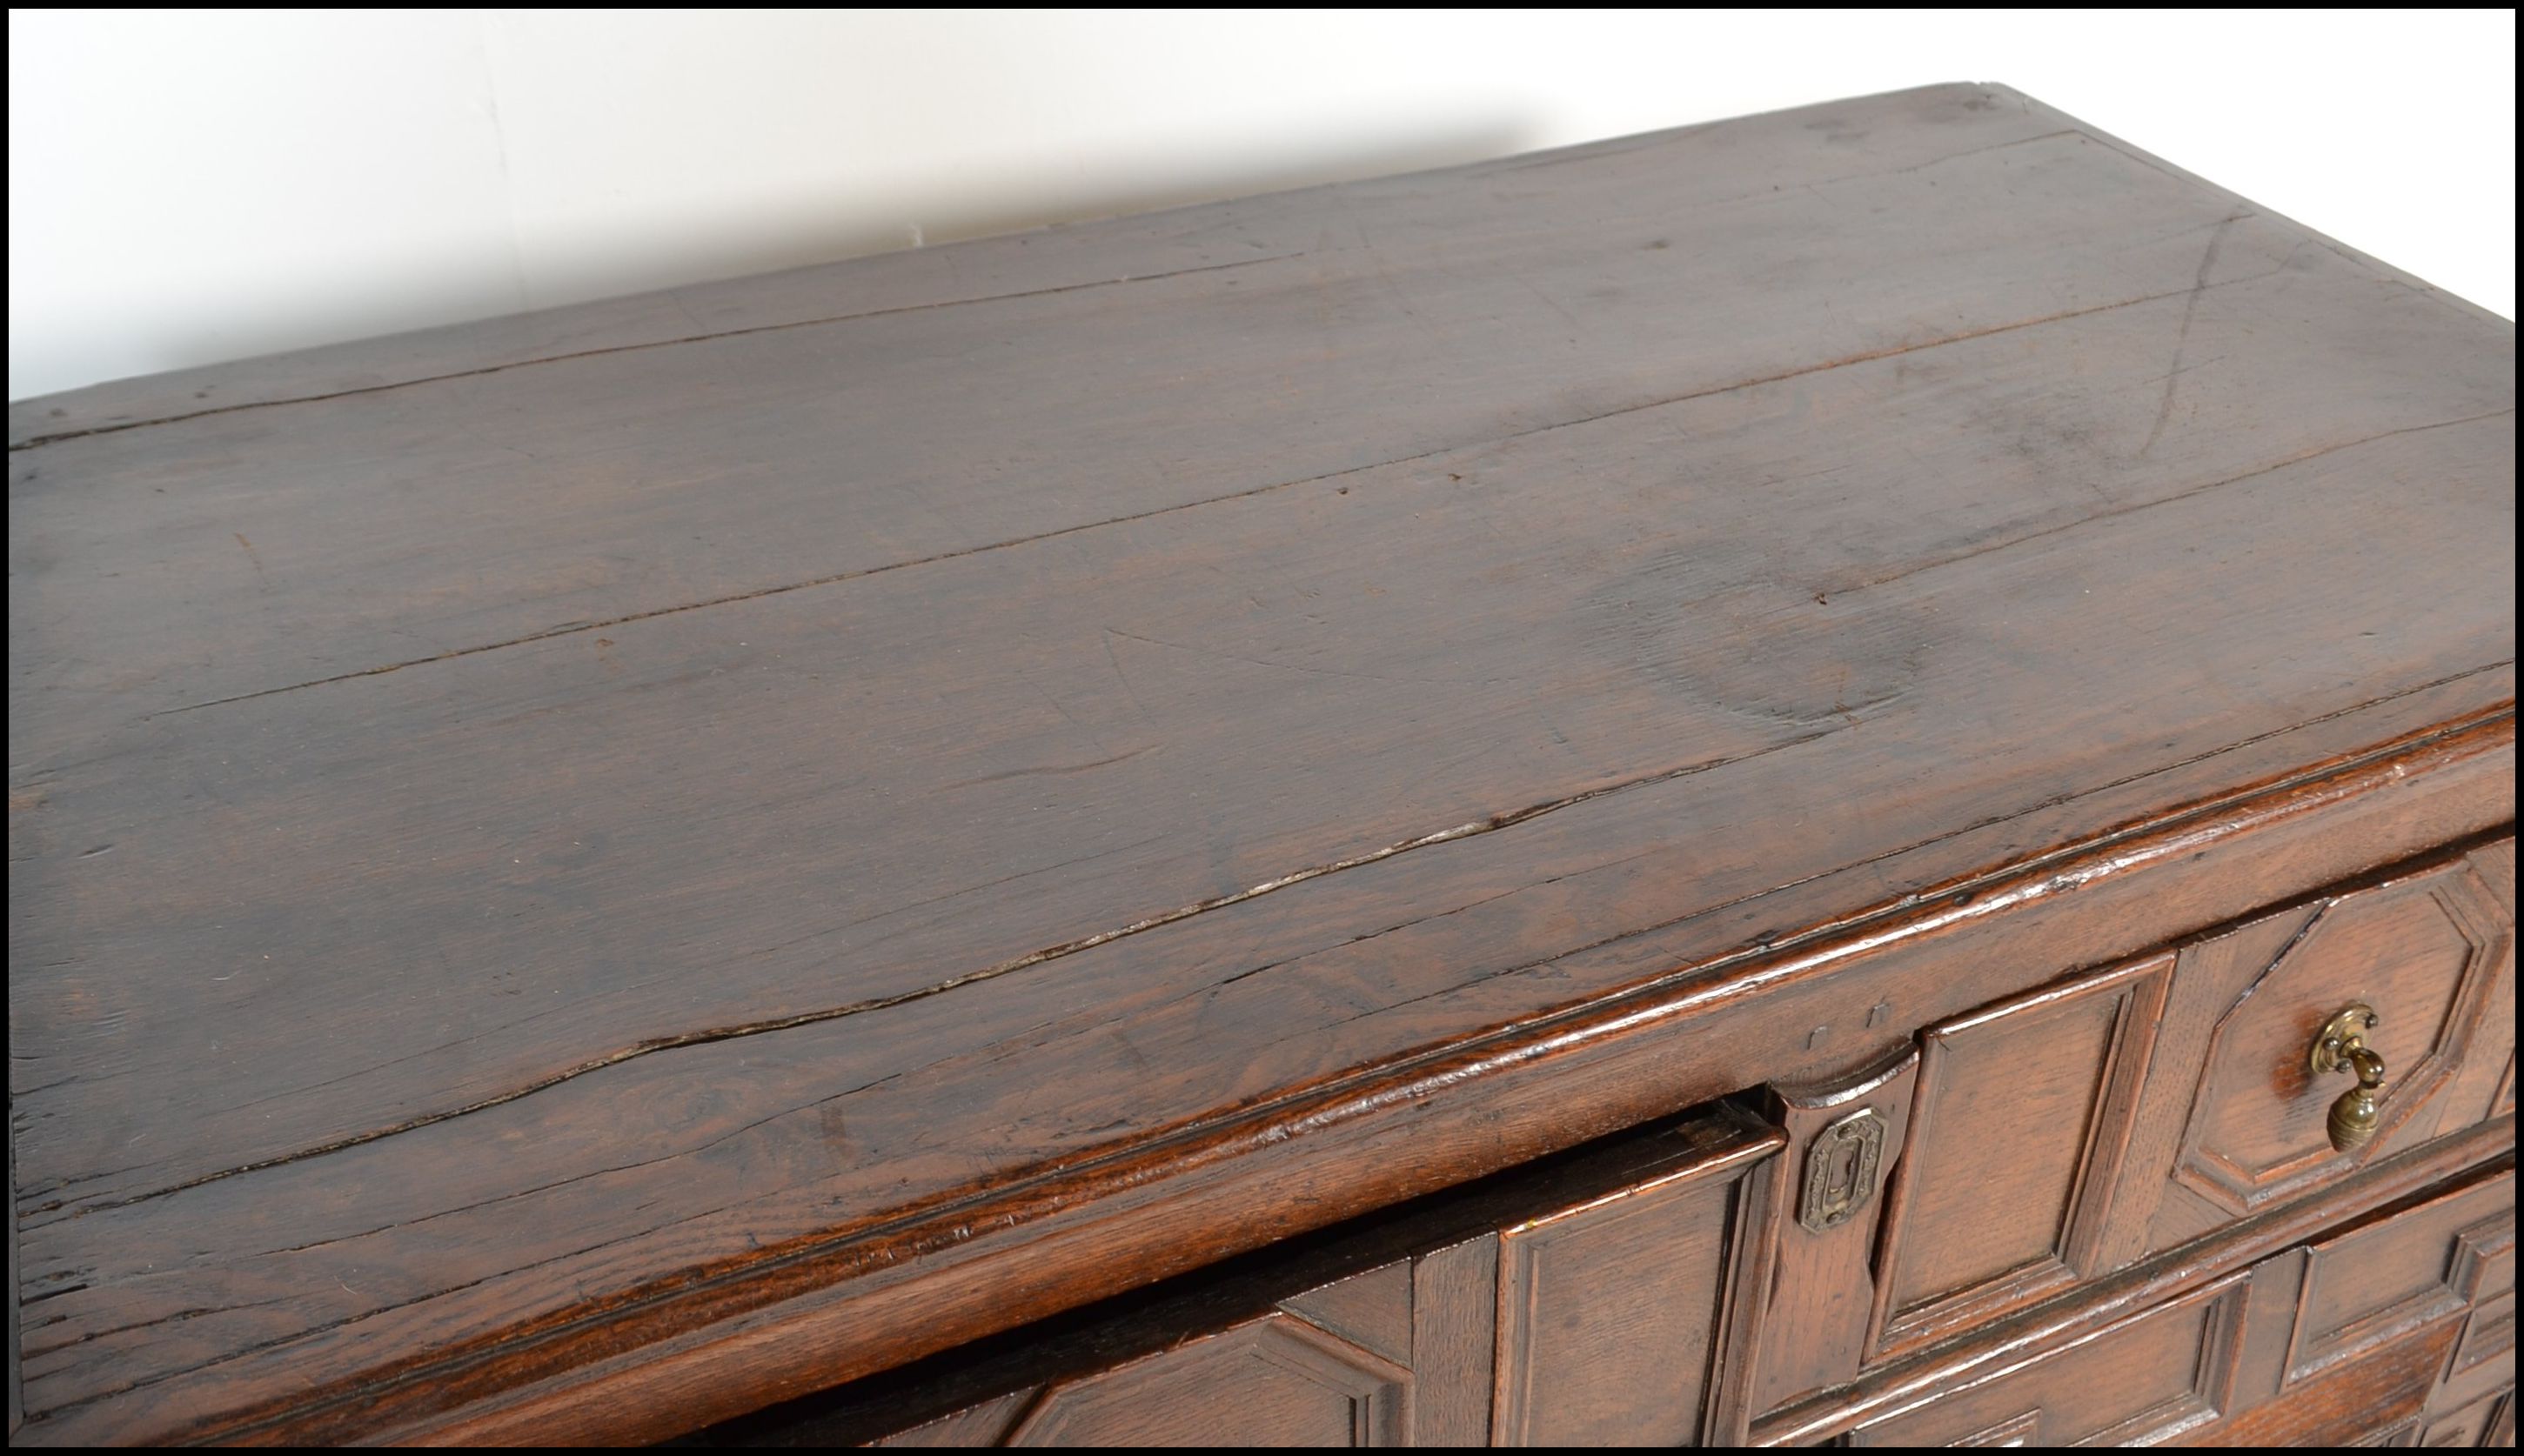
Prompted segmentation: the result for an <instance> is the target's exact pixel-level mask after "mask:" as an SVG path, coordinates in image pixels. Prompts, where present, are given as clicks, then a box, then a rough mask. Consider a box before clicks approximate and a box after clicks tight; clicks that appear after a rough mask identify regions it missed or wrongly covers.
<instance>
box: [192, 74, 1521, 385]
mask: <svg viewBox="0 0 2524 1456" xmlns="http://www.w3.org/2000/svg"><path fill="white" fill-rule="evenodd" d="M1541 135H1542V130H1541V127H1540V125H1539V123H1538V122H1536V121H1531V120H1529V119H1526V118H1523V117H1517V116H1509V115H1505V114H1502V115H1500V116H1498V117H1495V118H1490V119H1483V120H1466V119H1462V118H1457V119H1454V120H1453V121H1450V122H1449V123H1447V124H1446V125H1444V126H1440V127H1432V128H1431V129H1429V130H1428V131H1426V132H1424V133H1422V134H1419V135H1411V136H1397V135H1394V134H1391V133H1390V132H1389V131H1388V132H1387V133H1385V134H1383V135H1380V136H1374V137H1360V138H1358V139H1357V140H1356V141H1355V142H1354V143H1353V144H1351V145H1346V146H1341V147H1337V148H1322V149H1317V150H1315V151H1312V152H1295V153H1292V152H1290V151H1288V150H1286V148H1285V147H1284V146H1281V145H1278V144H1275V143H1267V142H1257V143H1256V144H1255V145H1253V146H1250V147H1246V148H1242V149H1237V150H1235V151H1224V152H1222V153H1221V154H1220V156H1221V159H1222V160H1221V162H1220V164H1219V165H1218V166H1216V167H1214V168H1205V169H1203V170H1199V171H1191V170H1181V171H1172V172H1149V173H1144V174H1141V175H1139V176H1135V177H1133V178H1131V179H1130V184H1129V185H1127V186H1116V187H1109V188H1107V189H1105V190H1101V191H1095V190H1081V189H1079V188H1078V187H1077V186H1076V185H1075V183H1074V182H1071V181H1065V180H1064V179H1060V178H1054V177H1047V176H1044V175H1041V174H1017V173H1003V174H992V173H988V172H983V173H978V174H977V173H973V172H966V173H962V174H959V175H955V176H950V177H942V178H940V179H939V180H938V181H937V182H935V183H934V184H931V185H928V186H925V187H923V188H921V189H919V190H917V191H908V192H898V193H894V194H891V195H885V196H850V197H831V198H822V199H817V198H800V199H796V200H794V201H792V202H790V203H788V204H786V205H783V206H779V207H773V208H763V209H757V210H752V211H746V212H741V213H735V212H723V213H718V214H714V215H711V216H707V217H693V218H671V219H626V220H625V221H624V222H623V224H622V225H621V226H620V227H619V228H618V229H615V230H608V231H607V232H606V233H605V234H604V235H603V236H600V237H592V238H589V239H587V240H585V241H583V242H581V243H580V244H578V245H577V246H574V247H572V248H570V249H567V250H564V251H561V252H559V253H558V254H557V255H554V256H550V257H548V258H546V259H545V260H543V261H541V262H540V263H539V265H538V267H537V268H536V271H538V272H541V273H544V274H546V275H547V277H546V279H543V280H538V279H534V278H531V277H530V278H526V279H524V280H522V282H523V291H524V293H525V295H526V297H527V298H528V299H529V300H530V302H531V304H532V307H533V308H535V309H537V310H541V309H550V308H561V307H566V306H568V305H571V304H577V303H585V302H588V301H590V300H594V299H601V298H614V297H620V296H622V295H625V294H634V293H645V292H649V291H652V290H655V289H663V288H675V287H681V286H683V285H686V284H692V283H704V282H709V281H712V280H715V279H720V278H734V277H742V276H745V275H747V274H750V273H761V272H772V271H776V270H779V269H782V268H792V267H807V266H811V265H815V264H824V263H834V262H838V261H840V260H843V259H849V258H864V257H868V256H870V255H873V254H878V253H889V252H893V251H896V250H898V249H901V248H907V247H922V246H936V245H937V244H940V243H948V242H955V241H959V240H961V239H965V238H977V237H994V236H998V235H1001V234H1005V233H1012V232H1024V231H1028V230H1031V229H1034V228H1038V227H1044V226H1048V225H1051V224H1054V223H1061V222H1077V221H1086V220H1091V219H1093V218H1117V217H1127V216H1131V215H1134V214H1140V213H1152V212H1159V211H1163V210H1165V209H1168V208H1174V207H1184V206H1189V205H1193V204H1198V203H1205V202H1217V201H1220V200H1222V199H1226V198H1234V197H1248V196H1253V195H1256V194H1260V193H1265V192H1279V191H1286V190H1289V189H1292V188H1298V187H1309V186H1315V185H1318V184H1321V183H1326V182H1346V181H1358V180H1361V179H1364V178H1369V177H1381V176H1390V175H1393V174H1395V173H1398V172H1410V171H1425V170H1431V169H1434V168H1444V167H1453V166H1459V165H1463V164H1468V163H1474V162H1483V161H1488V160H1490V159H1493V158H1497V157H1506V156H1512V155H1514V154H1516V153H1518V152H1521V151H1529V150H1532V149H1534V148H1535V147H1537V146H1538V145H1540V137H1541ZM551 279H559V280H564V281H562V282H559V283H558V284H556V283H554V282H552V281H550V280H551ZM518 283H519V280H515V279H511V278H510V277H508V276H506V275H502V276H498V277H487V276H485V275H484V272H483V270H482V268H481V267H479V266H478V265H476V264H473V263H470V262H466V261H462V260H456V259H450V260H448V261H447V264H446V266H445V267H443V268H441V269H431V270H427V271H419V272H399V273H398V274H397V276H395V277H393V278H377V279H372V280H369V284H368V288H367V291H365V292H364V293H363V294H361V295H359V296H342V297H334V298H322V297H314V298H307V299H304V300H303V305H304V306H303V307H301V308H299V309H297V310H294V311H292V313H291V314H290V315H287V316H282V317H275V316H272V315H269V314H268V313H266V312H262V311H257V312H255V313H252V314H247V313H244V312H242V311H241V312H240V313H239V314H237V315H232V316H221V317H218V318H217V319H216V320H214V321H212V322H210V323H209V324H208V325H203V324H202V323H200V322H199V321H198V320H195V321H193V322H192V324H191V326H188V327H184V328H180V329H170V330H169V331H168V332H167V333H166V334H165V335H163V336H162V338H161V341H160V342H161V345H162V347H161V348H160V349H158V350H157V351H156V352H155V362H154V369H155V370H165V369H175V368H188V367H192V366H195V365H199V364H205V363H209V362H213V361H218V360H223V359H243V358H254V357H258V356H262V355H267V354H274V353H280V352H284V351H288V350H293V349H303V348H308V347H311V346H314V345H319V344H328V343H338V342H342V341H346V340H351V339H361V338H368V337H373V336H375V335H379V334H389V333H401V332H405V331H408V330H413V329H420V328H428V327H433V326H436V325H440V324H447V323H458V322H463V321H466V320H470V319H476V318H486V317H494V316H498V315H505V314H509V313H512V312H515V311H516V303H515V299H516V296H517V294H518V292H519V286H518ZM153 371H154V370H153Z"/></svg>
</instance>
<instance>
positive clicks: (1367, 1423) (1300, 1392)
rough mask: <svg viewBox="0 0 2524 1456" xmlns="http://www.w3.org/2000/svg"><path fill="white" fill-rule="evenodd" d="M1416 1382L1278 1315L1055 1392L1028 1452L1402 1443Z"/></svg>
mask: <svg viewBox="0 0 2524 1456" xmlns="http://www.w3.org/2000/svg"><path fill="white" fill-rule="evenodd" d="M1410 1429H1411V1373H1410V1372H1409V1371H1407V1370H1405V1369H1403V1368H1402V1367H1401V1366H1398V1365H1396V1364H1394V1363H1393V1362H1392V1361H1390V1360H1387V1359H1385V1358H1383V1356H1381V1355H1378V1354H1376V1353H1375V1352H1373V1351H1371V1350H1368V1349H1364V1348H1362V1347H1360V1346H1358V1345H1355V1344H1352V1343H1350V1342H1349V1341H1348V1340H1345V1339H1342V1338H1340V1337H1339V1336H1338V1335H1333V1334H1331V1333H1330V1332H1328V1331H1325V1330H1323V1329H1320V1328H1318V1327H1316V1326H1314V1325H1311V1324H1309V1323H1307V1322H1306V1321H1304V1320H1300V1319H1296V1318H1293V1317H1291V1316H1288V1315H1285V1314H1275V1315H1269V1316H1266V1317H1264V1318H1262V1319H1259V1320H1255V1321H1253V1322H1252V1323H1250V1324H1246V1325H1241V1326H1238V1327H1237V1328H1236V1329H1233V1330H1227V1331H1223V1332H1221V1333H1219V1334H1217V1335H1209V1336H1207V1337H1205V1338H1201V1339H1196V1340H1193V1341H1191V1342H1190V1343H1189V1344H1186V1345H1183V1346H1181V1347H1179V1348H1177V1349H1172V1350H1167V1351H1164V1352H1162V1353H1160V1354H1155V1355H1150V1356H1148V1357H1146V1358H1144V1359H1141V1360H1135V1361H1132V1362H1131V1363H1129V1364H1127V1365H1120V1366H1116V1367H1114V1368H1113V1369H1111V1370H1106V1371H1100V1372H1098V1373H1096V1374H1094V1375H1091V1376H1088V1377H1086V1378H1085V1379H1083V1380H1078V1381H1073V1382H1070V1383H1066V1384H1060V1385H1055V1386H1053V1387H1052V1388H1051V1389H1049V1390H1047V1391H1045V1392H1044V1395H1043V1397H1042V1399H1041V1400H1040V1401H1038V1402H1037V1404H1036V1405H1035V1407H1034V1409H1033V1410H1032V1411H1030V1412H1028V1413H1027V1415H1026V1417H1025V1419H1024V1420H1023V1421H1021V1422H1019V1423H1018V1425H1017V1428H1016V1429H1015V1430H1014V1431H1013V1432H1009V1435H1008V1442H1007V1443H1008V1444H1010V1445H1018V1446H1207V1445H1238V1446H1391V1445H1400V1444H1402V1443H1403V1441H1404V1440H1405V1439H1406V1438H1407V1437H1408V1434H1409V1432H1410Z"/></svg>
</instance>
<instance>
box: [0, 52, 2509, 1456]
mask: <svg viewBox="0 0 2524 1456" xmlns="http://www.w3.org/2000/svg"><path fill="white" fill-rule="evenodd" d="M2513 340H2514V332H2513V328H2512V325H2510V324H2508V323H2506V322H2505V321H2503V320H2501V319H2498V318H2496V317H2494V316H2491V315H2486V314H2484V313H2482V312H2480V311H2478V310H2476V309H2474V308H2472V307H2470V306H2469V305H2466V304H2464V303H2462V302H2461V301H2459V300H2456V299H2452V298H2449V297H2447V296H2445V295H2443V294H2441V293H2439V292H2436V291H2435V290H2432V289H2431V288H2429V287H2428V286H2427V285H2426V284H2424V283H2422V282H2420V281H2418V280H2415V279H2412V278H2409V277H2407V276H2405V275H2403V274H2401V273H2399V272H2396V271H2395V270H2393V269H2391V268H2389V267H2384V266H2382V265H2380V264H2378V263H2376V262H2374V261H2373V260H2370V259H2367V258H2364V257H2362V256H2360V255H2358V254H2355V253H2354V252H2352V251H2351V250H2348V249H2346V248H2343V247H2341V246H2339V245H2337V244H2335V243H2332V242H2330V241H2328V240H2326V239H2323V238H2321V237H2318V236H2315V235H2313V234H2311V233H2309V232H2307V231H2306V229H2304V228H2303V227H2301V226H2298V225H2296V224H2294V223H2292V222H2289V221H2287V220H2286V219H2284V218H2277V217H2274V216H2272V215H2270V214H2267V213H2265V212H2263V211H2261V210H2260V209H2258V208H2256V207H2255V206H2253V205H2252V204H2250V203H2248V202H2245V201H2243V200H2241V199H2238V198H2236V197H2234V196H2233V195H2231V194H2228V193H2226V192H2223V191H2220V190H2218V189H2217V188H2215V187H2213V186H2210V185H2208V184H2207V183H2205V182H2202V181H2200V180H2199V179H2197V178H2193V177H2191V176H2189V175H2187V174H2185V173H2183V172H2180V171H2178V170H2174V169H2172V168H2170V167H2168V166H2166V165H2165V164H2163V163H2161V162H2159V161H2157V160H2155V159H2153V158H2150V157H2147V156H2145V155H2143V154H2140V153H2138V152H2136V151H2135V150H2133V149H2131V148H2129V147H2127V146H2126V145H2124V144H2121V143H2119V142H2117V141H2114V140H2113V139H2111V138H2110V137H2108V136H2105V135H2103V134H2101V133H2099V132H2097V131H2095V130H2093V129H2092V128H2091V127H2088V126H2085V125H2083V124H2082V123H2080V122H2078V121H2074V120H2072V119H2069V118H2066V117H2063V116H2061V115H2060V114H2058V113H2056V112H2054V111H2051V110H2050V109H2048V108H2046V107H2044V106H2042V105H2040V104H2039V103H2036V102H2033V101H2030V100H2028V99H2027V98H2024V97H2022V96H2019V95H2017V94H2015V93H2014V92H2011V91H2009V90H2007V89H2005V88H2003V87H1995V86H1982V85H1956V86H1942V87H1934V88H1929V89H1925V90H1919V91H1912V92H1904V93H1899V94H1895V95H1890V96H1883V97H1875V98H1869V99H1866V100H1859V101H1852V102H1846V103H1840V104H1836V105H1832V106H1827V107H1820V108H1813V109H1809V110H1805V111H1799V112H1788V113H1782V114H1778V115H1773V116H1768V117H1758V118H1751V119H1746V120H1742V121H1726V122H1720V123H1716V124H1712V125H1707V126H1700V127H1694V128H1690V129H1687V130H1683V131H1678V132H1674V133H1669V134H1664V135H1658V136H1650V137H1641V138H1634V139H1629V140H1625V141H1618V142H1611V143H1604V144H1599V145H1594V146H1588V147H1581V148H1577V149H1575V150H1572V151H1567V152H1559V153H1549V154H1543V155H1539V156H1533V157H1525V158H1517V159H1512V160H1509V161H1504V162H1497V163H1489V164H1483V165H1480V166H1475V167H1470V168H1465V169H1461V170H1454V171H1451V172H1443V173H1433V174H1426V175H1419V176H1412V177H1404V178H1397V179H1393V180H1387V181H1376V182H1365V183H1357V184H1350V185H1344V186H1338V187H1329V188H1320V189H1316V190H1312V191H1306V192H1296V193H1290V194H1286V195H1283V196H1278V197H1272V198H1265V199H1260V200H1256V201H1250V202H1238V203H1227V204H1219V205H1215V206H1208V207H1200V208H1193V209H1189V210H1185V211H1180V212H1174V213H1168V214H1163V215H1158V216H1153V217H1148V218H1133V219H1126V220H1121V221H1113V222H1103V223H1095V224H1090V225H1081V226H1074V227H1064V228H1055V229H1051V230H1048V231H1044V232H1039V233H1033V234H1027V235H1022V236H1015V237H1008V238H1001V239H994V240H988V241H980V242H973V243H965V244H958V245H954V246H949V247H942V248H936V249H929V250H922V251H914V252H909V253H902V254H897V255H893V256H890V257H885V258H877V259H869V260H863V261H860V262H855V263H849V264H843V265H837V266H834V267H823V268H815V269H808V270H804V271H801V272H795V273H788V274H780V275H774V276H769V277H763V278H756V279H748V280H742V281H738V282H733V283H727V284H719V285H712V286H708V287H701V288H692V289H686V290H680V291H678V292H675V293H671V294H661V295H654V296H648V297H643V298H636V299H629V300H623V301H620V302H616V303H609V304H601V305H591V306H586V307H581V308H575V309H568V310H561V311H558V312H555V313H551V314H546V315H529V316H525V317H520V318H516V319H508V320H499V321H495V322H490V323H483V324H475V325H467V326H463V327H459V328H452V329H447V330H442V331H438V332H435V333H429V334H420V335H413V336H407V337H403V338H397V339H389V340H382V341H377V342H373V343H366V344H359V345H350V346H343V347H340V348H334V349H328V350H321V351H315V352H313V353H309V354H304V355H297V356H290V357H285V358H276V359H271V360H264V361H255V362H249V363H246V364H231V365H224V366H220V367H218V368H213V369H207V370H202V371H198V372H195V373H191V374H182V375H169V376H162V377H159V378H154V379H143V380H135V381H129V382H126V383H121V384H115V385H107V386H100V387H98V388H96V389H92V390H87V391H83V392H80V393H78V394H73V395H66V396H61V397H58V398H55V399H50V400H38V401H34V402H32V403H31V404H24V405H19V406H14V407H13V408H12V417H11V430H12V441H13V453H12V455H11V473H10V494H9V510H10V533H9V536H10V547H9V549H10V608H9V633H10V659H11V667H10V749H11V752H10V760H11V766H10V812H9V825H10V870H9V876H10V912H9V913H10V936H11V940H10V1032H11V1043H12V1044H11V1050H12V1058H11V1073H10V1075H11V1113H12V1117H11V1127H12V1142H11V1157H12V1185H13V1189H12V1190H13V1194H14V1209H15V1225H14V1230H15V1241H14V1244H13V1251H14V1252H13V1259H14V1262H13V1270H14V1285H15V1295H16V1297H15V1299H14V1300H13V1303H12V1313H13V1321H14V1323H13V1327H12V1335H13V1338H12V1341H11V1351H12V1360H11V1365H10V1372H11V1388H10V1395H11V1424H12V1429H13V1435H14V1438H15V1439H16V1440H18V1441H26V1442H33V1441H44V1442H58V1443H93V1442H138V1441H196V1442H199V1441H213V1442H223V1441H234V1442H339V1441H354V1440H357V1441H380V1440H385V1441H392V1440H402V1441H435V1442H486V1441H534V1442H566V1441H608V1442H622V1441H656V1440H667V1439H689V1440H706V1441H714V1442H724V1441H752V1442H766V1443H775V1444H777V1443H813V1444H822V1443H829V1442H834V1441H842V1440H883V1441H887V1442H892V1443H907V1444H923V1443H926V1444H945V1443H977V1444H990V1443H1000V1442H1007V1443H1018V1444H1112V1443H1127V1442H1135V1441H1172V1442H1183V1443H1193V1442H1200V1443H1206V1442H1214V1441H1225V1442H1230V1443H1246V1442H1253V1443H1325V1444H1344V1443H1354V1444H1488V1443H1497V1444H1591V1443H1622V1444H1632V1443H1647V1444H1678V1443H1679V1444H1743V1443H1756V1444H1816V1443H1827V1442H1836V1443H1846V1444H1853V1445H1913V1444H1966V1445H1971V1444H1979V1445H2004V1444H2043V1445H2056V1444H2071V1443H2078V1442H2095V1443H2145V1442H2164V1441H2184V1442H2211V1443H2214V1442H2234V1443H2260V1444H2268V1443H2306V1444H2341V1443H2360V1442H2362V1443H2369V1444H2412V1443H2420V1442H2424V1443H2426V1444H2430V1445H2440V1444H2471V1443H2482V1442H2487V1443H2504V1442H2511V1441H2512V1432H2513V1413H2512V1409H2511V1406H2510V1405H2509V1403H2508V1402H2509V1395H2508V1392H2509V1390H2510V1389H2511V1387H2512V1385H2513V1381H2514V1374H2513V1372H2514V1350H2513V1324H2512V1321H2513V1310H2514V1297H2515V1296H2514V1278H2515V1275H2514V1242H2515V1200H2514V1186H2513V1181H2512V1178H2513V1173H2512V1169H2513V1156H2514V1144H2513V1138H2514V1098H2515V1092H2514V1061H2515V1058H2514V1045H2515V1037H2514V1026H2515V1012H2514V958H2513V952H2514V934H2513V922H2514V877H2515V852H2514V844H2513V839H2512V833H2513V820H2514V778H2513V770H2514V701H2513V695H2514V666H2513V659H2514V556H2513V546H2512V540H2513V526H2514V413H2513V412H2514V371H2513Z"/></svg>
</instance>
